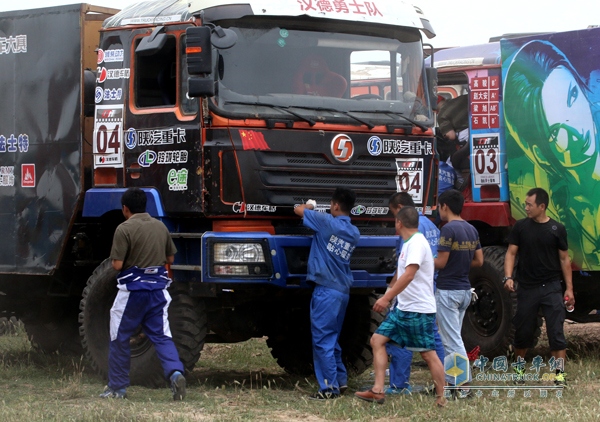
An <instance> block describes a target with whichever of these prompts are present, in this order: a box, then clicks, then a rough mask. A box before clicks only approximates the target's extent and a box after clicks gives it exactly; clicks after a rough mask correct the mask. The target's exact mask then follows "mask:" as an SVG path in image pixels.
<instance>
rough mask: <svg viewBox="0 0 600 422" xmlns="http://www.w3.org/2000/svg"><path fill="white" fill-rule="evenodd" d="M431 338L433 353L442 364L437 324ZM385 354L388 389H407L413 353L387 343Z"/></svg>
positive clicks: (442, 353) (442, 354)
mask: <svg viewBox="0 0 600 422" xmlns="http://www.w3.org/2000/svg"><path fill="white" fill-rule="evenodd" d="M433 337H434V338H435V353H436V354H437V355H438V357H439V358H440V361H441V362H442V364H443V363H444V346H443V344H442V339H441V337H440V333H439V332H438V327H437V323H435V324H434V325H433ZM385 350H386V351H387V354H388V355H390V387H392V388H408V387H409V381H410V365H411V363H412V358H413V352H411V351H410V350H406V349H405V348H404V347H399V346H397V345H395V344H390V343H387V344H386V345H385Z"/></svg>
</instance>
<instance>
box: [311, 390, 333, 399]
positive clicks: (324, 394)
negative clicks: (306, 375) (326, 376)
mask: <svg viewBox="0 0 600 422" xmlns="http://www.w3.org/2000/svg"><path fill="white" fill-rule="evenodd" d="M339 398H340V395H339V394H338V393H333V392H331V391H317V392H316V393H315V394H311V395H310V396H308V399H309V400H334V399H339Z"/></svg>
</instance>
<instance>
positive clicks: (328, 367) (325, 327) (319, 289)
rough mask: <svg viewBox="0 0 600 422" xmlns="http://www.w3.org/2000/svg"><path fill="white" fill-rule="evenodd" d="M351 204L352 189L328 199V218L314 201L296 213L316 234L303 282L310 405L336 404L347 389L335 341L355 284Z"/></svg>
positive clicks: (356, 237)
mask: <svg viewBox="0 0 600 422" xmlns="http://www.w3.org/2000/svg"><path fill="white" fill-rule="evenodd" d="M355 200H356V195H355V193H354V192H353V191H352V190H350V189H346V188H337V189H336V190H335V192H334V193H333V196H332V198H331V207H330V210H331V214H327V213H323V212H317V211H314V209H315V207H316V205H317V204H316V202H315V201H313V200H308V201H307V202H306V204H302V205H299V206H297V207H296V208H295V209H294V212H295V213H296V214H297V215H299V216H300V217H303V218H304V225H305V226H306V227H309V228H311V229H312V230H314V231H315V234H314V236H313V241H312V246H311V248H310V255H309V257H308V271H307V274H306V279H307V281H309V282H313V283H314V284H315V288H314V290H313V294H312V299H311V302H310V323H311V333H312V345H313V361H314V367H315V376H316V377H317V381H318V382H319V391H318V392H316V393H315V394H313V395H311V396H310V397H309V398H310V399H313V400H328V399H337V398H338V397H340V394H343V393H344V392H345V390H346V388H347V384H348V374H347V372H346V367H345V366H344V364H343V363H342V349H341V347H340V345H339V343H338V340H339V337H340V333H341V331H342V325H343V323H344V316H345V315H346V307H347V306H348V300H349V299H350V286H352V281H353V278H352V272H351V271H350V257H351V255H352V252H353V251H354V248H355V247H356V245H357V244H358V240H359V239H360V233H359V231H358V229H357V228H356V227H355V226H353V225H352V223H351V222H350V210H351V209H352V207H354V201H355Z"/></svg>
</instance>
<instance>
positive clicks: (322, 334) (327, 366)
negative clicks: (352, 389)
mask: <svg viewBox="0 0 600 422" xmlns="http://www.w3.org/2000/svg"><path fill="white" fill-rule="evenodd" d="M349 299H350V296H349V295H348V294H346V293H342V292H339V291H337V290H334V289H330V288H327V287H323V286H319V285H317V286H316V287H315V290H314V291H313V294H312V299H311V301H310V326H311V333H312V345H313V362H314V366H315V376H316V377H317V381H318V382H319V391H322V392H327V391H329V392H334V393H339V392H340V387H342V386H345V385H348V373H347V372H346V367H345V366H344V364H343V363H342V348H341V347H340V345H339V343H338V340H339V338H340V333H341V332H342V325H343V324H344V316H345V315H346V307H347V306H348V300H349Z"/></svg>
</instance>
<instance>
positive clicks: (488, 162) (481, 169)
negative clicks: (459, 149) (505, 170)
mask: <svg viewBox="0 0 600 422" xmlns="http://www.w3.org/2000/svg"><path fill="white" fill-rule="evenodd" d="M471 160H472V163H471V164H472V168H473V169H475V172H474V173H475V174H474V176H475V177H474V185H475V187H481V186H484V185H494V184H497V185H499V184H500V145H499V135H498V134H497V133H489V134H484V135H473V150H472V154H471Z"/></svg>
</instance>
